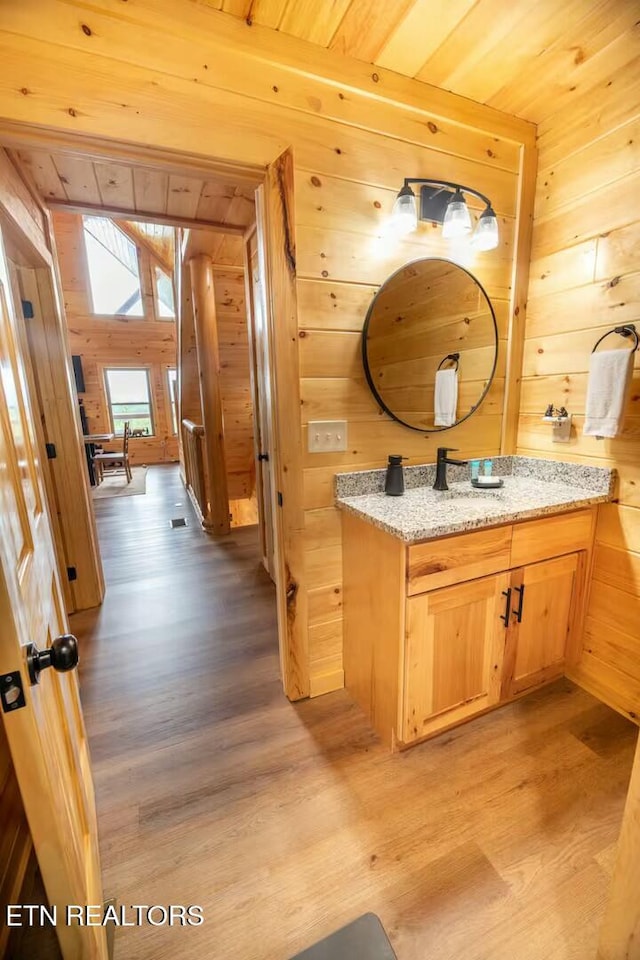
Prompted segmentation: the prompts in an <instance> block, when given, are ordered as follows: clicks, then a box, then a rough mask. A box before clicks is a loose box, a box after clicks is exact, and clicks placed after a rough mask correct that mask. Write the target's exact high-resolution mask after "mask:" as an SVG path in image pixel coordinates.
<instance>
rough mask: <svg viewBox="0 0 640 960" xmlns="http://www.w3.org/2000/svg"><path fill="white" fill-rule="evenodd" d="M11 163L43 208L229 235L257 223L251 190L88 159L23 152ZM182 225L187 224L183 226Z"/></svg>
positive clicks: (214, 180) (217, 181) (36, 151)
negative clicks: (84, 208)
mask: <svg viewBox="0 0 640 960" xmlns="http://www.w3.org/2000/svg"><path fill="white" fill-rule="evenodd" d="M15 159H16V161H17V163H18V165H19V166H20V167H22V168H23V169H24V170H26V171H27V173H28V174H29V175H30V178H31V180H32V182H33V183H34V184H35V186H36V187H37V189H38V191H39V193H40V196H41V197H42V199H43V200H44V202H45V203H48V204H49V205H51V206H52V207H54V208H55V209H63V208H64V207H65V206H69V207H74V206H75V205H77V204H81V205H84V204H86V205H88V206H89V207H91V208H100V207H104V208H108V210H109V211H110V212H111V211H113V212H116V213H117V214H118V215H119V216H121V217H122V216H126V215H127V214H129V215H131V216H132V219H133V218H134V217H133V215H137V216H138V217H139V218H142V219H148V218H154V219H155V222H163V221H165V220H169V221H172V222H176V221H181V225H187V223H188V221H194V226H195V225H197V224H198V223H200V224H202V225H205V224H206V225H209V226H211V225H215V226H216V227H218V228H220V229H222V228H224V227H227V228H228V229H229V232H232V231H233V229H234V228H237V229H239V230H240V231H242V230H243V229H244V228H246V227H248V226H249V224H250V223H252V222H253V220H254V219H255V210H254V203H253V188H252V187H250V186H240V185H236V184H228V183H222V182H220V181H219V180H218V179H214V178H213V177H212V179H210V180H207V179H204V178H203V177H195V176H186V175H180V174H177V173H165V172H164V171H163V170H158V169H155V168H152V167H141V166H135V167H134V166H133V165H132V164H130V163H129V164H128V163H124V162H119V163H109V162H107V161H101V160H95V159H93V158H92V157H90V156H83V155H81V154H80V155H78V156H69V155H67V154H63V153H55V152H47V151H44V150H36V149H28V148H23V149H20V150H18V151H17V152H16V154H15ZM185 221H186V222H187V223H185Z"/></svg>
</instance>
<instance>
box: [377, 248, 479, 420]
mask: <svg viewBox="0 0 640 960" xmlns="http://www.w3.org/2000/svg"><path fill="white" fill-rule="evenodd" d="M362 357H363V361H364V369H365V373H366V377H367V381H368V383H369V386H370V387H371V390H372V392H373V395H374V396H375V398H376V400H377V401H378V403H379V404H380V406H381V407H383V409H384V410H386V412H387V413H388V414H390V415H391V416H392V417H393V418H394V420H398V421H399V422H400V423H403V424H404V425H405V426H406V427H411V429H412V430H420V431H421V432H423V433H428V432H431V431H437V430H447V429H449V428H450V427H453V426H455V425H456V424H457V423H460V422H461V421H462V420H466V419H467V417H470V416H471V414H472V413H473V412H474V411H475V410H477V408H478V407H479V405H480V404H481V403H482V401H483V399H484V397H485V396H486V393H487V390H488V389H489V386H490V385H491V381H492V379H493V375H494V373H495V369H496V362H497V358H498V329H497V326H496V318H495V314H494V312H493V307H492V306H491V302H490V300H489V297H488V296H487V294H486V293H485V291H484V289H483V287H482V286H481V284H480V283H478V281H477V280H476V278H475V277H474V276H473V275H472V274H471V273H469V271H468V270H465V269H464V267H460V266H458V264H456V263H452V262H451V261H450V260H440V259H436V258H428V259H424V260H414V261H413V262H412V263H408V264H406V265H405V266H404V267H401V268H400V270H397V271H396V272H395V273H393V274H392V275H391V276H390V277H389V279H388V280H386V281H385V283H384V284H383V285H382V286H381V287H380V289H379V291H378V293H377V294H376V296H375V297H374V300H373V303H372V304H371V306H370V308H369V312H368V314H367V319H366V320H365V324H364V331H363V336H362Z"/></svg>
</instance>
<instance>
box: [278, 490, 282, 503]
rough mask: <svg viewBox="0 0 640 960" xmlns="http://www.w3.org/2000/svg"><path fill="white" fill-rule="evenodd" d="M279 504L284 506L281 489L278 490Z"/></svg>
mask: <svg viewBox="0 0 640 960" xmlns="http://www.w3.org/2000/svg"><path fill="white" fill-rule="evenodd" d="M278 506H279V507H281V506H282V494H281V493H280V491H279V490H278Z"/></svg>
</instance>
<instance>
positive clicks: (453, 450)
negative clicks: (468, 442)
mask: <svg viewBox="0 0 640 960" xmlns="http://www.w3.org/2000/svg"><path fill="white" fill-rule="evenodd" d="M457 452H458V447H438V456H439V457H446V455H447V454H448V453H457Z"/></svg>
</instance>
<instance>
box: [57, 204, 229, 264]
mask: <svg viewBox="0 0 640 960" xmlns="http://www.w3.org/2000/svg"><path fill="white" fill-rule="evenodd" d="M45 202H46V204H47V207H49V208H50V209H51V210H53V211H54V212H55V211H56V210H62V211H64V212H65V213H87V214H94V215H96V216H101V217H110V218H111V219H112V220H140V221H141V222H142V223H159V224H166V225H167V226H169V227H185V228H187V229H191V228H196V229H200V230H209V231H211V232H212V233H228V234H231V235H232V236H234V237H242V236H244V231H245V227H238V226H236V225H235V224H229V223H220V222H219V221H217V220H190V219H189V218H187V217H173V216H170V215H169V214H167V213H142V212H140V211H138V210H124V209H123V208H122V207H106V206H102V205H101V204H99V203H72V202H71V201H70V200H46V201H45ZM136 242H139V240H137V241H136ZM156 257H157V254H156Z"/></svg>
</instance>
